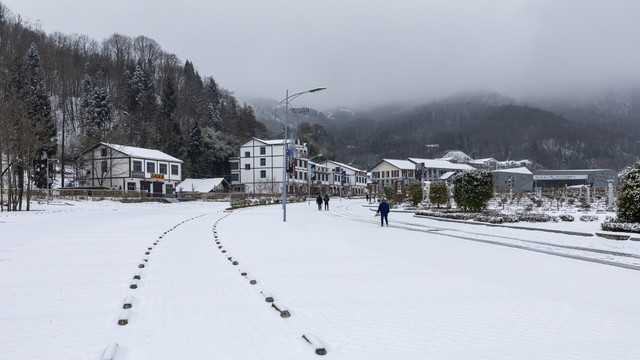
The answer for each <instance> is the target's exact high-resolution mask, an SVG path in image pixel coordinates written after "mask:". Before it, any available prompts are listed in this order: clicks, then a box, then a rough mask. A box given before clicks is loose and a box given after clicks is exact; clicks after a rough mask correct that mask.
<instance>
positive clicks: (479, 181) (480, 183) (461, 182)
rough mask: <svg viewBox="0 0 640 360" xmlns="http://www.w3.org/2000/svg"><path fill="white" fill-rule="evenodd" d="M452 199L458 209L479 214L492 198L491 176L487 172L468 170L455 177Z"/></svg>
mask: <svg viewBox="0 0 640 360" xmlns="http://www.w3.org/2000/svg"><path fill="white" fill-rule="evenodd" d="M453 184H454V186H455V188H454V191H453V199H454V200H455V201H456V204H458V206H459V207H461V208H463V209H465V210H469V211H474V212H480V211H482V209H484V208H486V207H487V202H488V201H489V200H491V198H492V197H493V174H492V173H491V172H490V171H488V170H479V169H476V170H470V171H465V172H463V173H460V174H458V175H456V177H455V179H454V180H453Z"/></svg>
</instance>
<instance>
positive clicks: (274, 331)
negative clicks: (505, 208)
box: [0, 199, 640, 360]
mask: <svg viewBox="0 0 640 360" xmlns="http://www.w3.org/2000/svg"><path fill="white" fill-rule="evenodd" d="M330 205H331V211H328V212H325V211H318V210H317V207H316V206H315V204H313V203H312V204H311V205H308V204H307V203H295V204H288V206H287V222H286V223H284V222H283V221H282V208H281V206H280V205H270V206H262V207H253V208H246V209H241V210H236V211H233V212H228V211H225V208H226V207H227V206H228V203H216V202H189V203H177V204H156V203H144V204H121V203H116V202H110V201H100V202H57V203H55V204H50V205H39V204H35V205H34V207H35V209H36V211H32V212H21V213H0V289H1V293H0V294H1V296H0V324H2V326H0V359H11V360H13V359H44V358H47V359H102V358H103V357H104V355H105V354H104V353H105V349H106V348H107V347H110V348H115V344H117V349H116V350H115V351H114V353H115V357H114V359H118V360H122V359H136V360H137V359H317V358H322V356H319V355H316V353H315V350H316V349H325V350H326V351H327V354H326V355H325V356H324V358H327V359H390V358H401V359H492V360H493V359H509V360H513V359H536V360H537V359H563V360H564V359H581V360H583V359H639V358H640V342H638V341H637V338H638V334H639V333H640V306H638V304H640V288H639V287H638V286H637V284H639V283H640V271H637V270H631V269H624V268H619V267H614V266H609V265H603V264H599V263H592V262H587V261H580V260H575V259H570V258H565V257H559V256H554V255H548V254H544V253H539V252H534V251H527V250H522V249H516V248H511V247H505V246H499V245H493V244H487V243H481V242H477V241H474V240H477V239H485V240H486V239H491V240H495V241H497V242H499V241H513V240H509V239H514V238H517V239H521V240H524V241H528V244H529V245H528V246H533V247H536V248H539V249H545V248H546V247H545V245H540V243H544V242H548V243H553V244H563V245H567V246H578V247H590V248H597V249H602V250H603V251H611V250H615V251H622V252H625V253H629V254H635V255H640V242H638V241H612V240H606V239H603V238H599V237H583V236H572V235H564V234H556V233H548V232H540V231H527V230H517V229H509V228H501V227H500V228H494V227H487V226H482V225H467V224H461V223H453V222H442V221H436V220H432V219H424V218H415V217H413V215H412V214H410V213H398V212H392V213H391V214H390V216H389V220H390V225H391V226H390V227H384V228H381V227H380V224H379V218H376V217H374V216H373V214H374V212H373V211H372V209H371V208H369V207H367V206H363V205H365V201H364V200H347V199H343V200H342V201H339V200H338V199H332V200H331V202H330ZM411 224H413V226H414V227H413V228H411V226H409V225H411ZM562 225H563V224H562V223H559V224H546V225H545V224H536V225H533V226H536V227H545V226H547V227H548V226H552V227H561V226H562ZM598 225H599V222H596V223H581V222H579V221H577V218H576V221H575V222H574V223H571V224H567V226H568V227H567V229H569V228H570V230H572V231H583V232H595V231H598V230H599V229H598ZM418 227H420V228H418ZM416 230H419V231H416ZM165 232H166V234H165ZM215 236H217V238H216V237H215ZM216 241H218V242H219V243H220V244H217V243H216ZM154 243H155V244H154ZM149 248H151V249H149ZM223 251H224V253H223ZM566 251H567V252H568V253H571V250H570V249H569V250H566ZM147 252H148V253H149V254H145V253H147ZM144 259H146V260H147V261H145V260H144ZM234 261H235V262H237V265H234ZM626 261H627V263H628V264H629V265H632V266H636V265H640V260H638V259H636V258H633V257H631V258H629V259H628V260H626ZM140 265H144V268H140V267H139V266H140ZM241 272H246V276H242V275H241ZM135 275H139V276H140V280H135V279H133V277H134V276H135ZM251 280H255V283H256V284H251V282H250V281H251ZM132 284H135V285H137V288H135V289H132V288H130V286H131V285H132ZM265 296H271V297H273V298H274V299H275V303H274V304H275V305H276V306H277V307H278V308H279V309H280V310H281V311H283V313H284V314H286V313H285V312H284V311H285V310H286V311H287V312H288V313H289V314H290V315H291V316H290V317H281V313H280V312H279V311H276V310H275V308H274V307H272V305H271V303H268V302H266V301H265ZM127 298H129V299H131V300H132V307H131V308H130V309H123V304H124V303H125V302H126V301H125V299H127ZM124 319H126V320H127V324H126V325H119V324H118V322H119V321H121V320H124ZM303 335H304V336H305V337H306V338H308V339H309V340H311V343H309V342H307V341H305V340H304V339H303Z"/></svg>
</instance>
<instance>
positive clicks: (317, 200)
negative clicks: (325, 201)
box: [316, 194, 322, 211]
mask: <svg viewBox="0 0 640 360" xmlns="http://www.w3.org/2000/svg"><path fill="white" fill-rule="evenodd" d="M316 204H318V210H320V211H322V195H320V194H318V197H317V198H316Z"/></svg>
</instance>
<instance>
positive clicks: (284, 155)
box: [280, 87, 326, 222]
mask: <svg viewBox="0 0 640 360" xmlns="http://www.w3.org/2000/svg"><path fill="white" fill-rule="evenodd" d="M324 89H326V88H324V87H319V88H315V89H311V90H307V91H301V92H299V93H295V94H293V95H289V90H287V94H286V95H287V97H285V98H284V100H282V101H280V104H282V103H285V113H284V141H283V142H282V147H283V149H282V150H283V151H282V221H283V222H286V221H287V150H288V147H289V140H288V139H287V122H288V120H289V102H290V101H291V100H294V99H295V98H297V97H298V96H300V95H302V94H306V93H314V92H318V91H321V90H324ZM291 155H292V156H293V154H291Z"/></svg>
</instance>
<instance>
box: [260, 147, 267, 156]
mask: <svg viewBox="0 0 640 360" xmlns="http://www.w3.org/2000/svg"><path fill="white" fill-rule="evenodd" d="M266 153H267V147H266V146H261V147H260V155H265V154H266Z"/></svg>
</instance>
